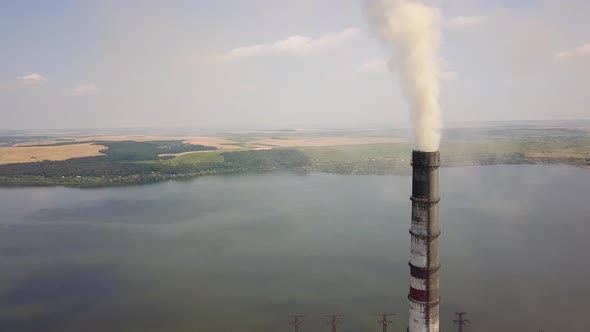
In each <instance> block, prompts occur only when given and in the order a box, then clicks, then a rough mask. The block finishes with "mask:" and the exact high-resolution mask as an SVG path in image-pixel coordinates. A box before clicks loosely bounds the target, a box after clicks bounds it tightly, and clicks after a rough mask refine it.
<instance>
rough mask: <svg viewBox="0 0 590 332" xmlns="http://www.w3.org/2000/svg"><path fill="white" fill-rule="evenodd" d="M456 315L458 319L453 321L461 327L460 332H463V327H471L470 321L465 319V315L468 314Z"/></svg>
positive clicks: (459, 313) (457, 313)
mask: <svg viewBox="0 0 590 332" xmlns="http://www.w3.org/2000/svg"><path fill="white" fill-rule="evenodd" d="M455 315H457V316H458V317H457V318H458V319H453V323H455V324H457V325H459V332H463V327H464V326H465V327H466V326H467V324H469V325H471V322H470V321H469V319H465V318H463V316H464V315H467V313H466V312H456V313H455Z"/></svg>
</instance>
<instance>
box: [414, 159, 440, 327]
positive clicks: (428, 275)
mask: <svg viewBox="0 0 590 332" xmlns="http://www.w3.org/2000/svg"><path fill="white" fill-rule="evenodd" d="M439 166H440V154H439V152H438V151H436V152H422V151H413V152H412V168H413V175H412V197H411V198H410V199H411V200H412V227H411V229H410V234H411V237H412V242H411V252H410V294H409V296H408V298H409V299H410V318H409V324H408V331H409V332H439V302H440V296H439V270H440V258H439V235H440V226H439V223H438V202H439V200H440V197H439V196H438V168H439Z"/></svg>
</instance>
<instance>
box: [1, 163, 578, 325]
mask: <svg viewBox="0 0 590 332" xmlns="http://www.w3.org/2000/svg"><path fill="white" fill-rule="evenodd" d="M410 181H411V179H410V178H409V177H398V176H344V175H328V174H308V175H297V174H291V173H273V174H261V175H239V176H214V177H203V178H199V179H196V180H193V181H190V182H166V183H161V184H155V185H145V186H135V187H123V188H104V189H69V188H14V189H0V271H1V272H0V331H18V332H32V331H35V332H36V331H43V332H48V331H49V332H51V331H56V332H58V331H59V332H70V331H72V332H74V331H76V332H80V331H88V332H95V331H96V332H98V331H111V332H118V331H120V332H135V331H142V332H175V331H178V332H185V331H186V332H188V331H289V326H288V325H287V324H286V318H285V316H286V315H292V314H301V313H303V314H308V315H312V316H313V317H310V318H309V319H308V321H309V322H308V324H306V325H305V328H304V329H303V328H302V331H323V330H327V327H326V326H325V323H324V318H323V317H321V316H322V315H324V314H331V313H342V314H346V317H344V322H345V324H344V325H343V327H342V331H379V326H378V325H377V324H376V323H375V320H376V319H375V318H374V317H372V316H371V315H373V314H375V313H378V312H382V311H393V312H396V313H398V318H397V324H396V329H394V330H395V331H405V325H406V324H405V319H406V315H407V298H406V296H407V291H408V278H409V276H408V274H409V272H408V271H409V270H408V269H409V268H408V265H407V261H408V257H409V240H410V236H409V234H408V228H409V223H410V221H409V220H410V201H409V199H408V198H409V192H410ZM441 196H442V199H443V200H442V201H441V206H440V207H441V224H442V227H443V234H442V239H441V240H442V248H441V250H442V264H443V270H442V279H441V289H442V304H441V305H442V318H443V323H442V327H443V328H444V330H446V331H450V330H451V329H453V330H454V327H453V325H452V322H451V320H452V313H453V312H455V311H459V310H461V311H463V310H464V311H467V312H469V316H470V317H469V318H471V321H472V322H473V326H472V329H471V330H468V331H485V332H487V331H489V332H491V331H494V332H497V331H531V332H532V331H538V329H539V328H544V330H545V331H580V332H582V331H584V332H586V331H588V328H587V326H589V325H590V315H588V314H587V308H588V299H589V298H590V289H589V288H588V287H587V285H588V279H589V278H590V259H588V255H589V253H590V242H589V239H590V171H587V170H583V169H578V168H573V167H567V166H488V167H469V168H454V169H442V170H441Z"/></svg>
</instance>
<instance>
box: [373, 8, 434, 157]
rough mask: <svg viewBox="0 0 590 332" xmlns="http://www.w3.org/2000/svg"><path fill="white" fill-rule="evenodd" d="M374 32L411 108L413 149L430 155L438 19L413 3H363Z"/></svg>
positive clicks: (432, 130) (432, 139) (432, 131)
mask: <svg viewBox="0 0 590 332" xmlns="http://www.w3.org/2000/svg"><path fill="white" fill-rule="evenodd" d="M365 13H366V16H367V18H368V19H369V21H370V23H371V26H372V27H373V29H374V32H375V33H376V35H377V36H378V37H379V39H380V40H381V41H382V42H383V43H385V44H386V45H388V46H393V50H394V52H395V53H394V54H392V59H391V60H392V61H394V62H396V64H397V65H396V68H397V69H398V70H399V72H400V80H401V83H402V89H403V92H404V94H405V96H406V98H407V99H408V101H409V103H410V107H411V108H412V122H413V128H414V139H415V144H416V146H415V149H416V150H419V151H427V152H432V151H436V150H438V146H439V143H440V130H441V116H440V106H439V103H438V96H439V85H438V79H439V63H438V62H439V57H438V49H439V44H440V37H441V36H440V29H439V25H440V22H441V16H440V14H439V12H438V10H436V9H435V8H433V7H430V6H427V5H425V4H423V3H420V2H419V1H417V0H365Z"/></svg>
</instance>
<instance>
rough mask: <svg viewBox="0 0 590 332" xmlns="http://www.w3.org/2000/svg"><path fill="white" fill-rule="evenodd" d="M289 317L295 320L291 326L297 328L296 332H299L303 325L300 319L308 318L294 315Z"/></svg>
mask: <svg viewBox="0 0 590 332" xmlns="http://www.w3.org/2000/svg"><path fill="white" fill-rule="evenodd" d="M287 317H289V318H292V319H293V321H292V322H289V325H293V328H295V332H299V325H301V321H300V320H299V318H301V317H307V316H306V315H293V316H287Z"/></svg>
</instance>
